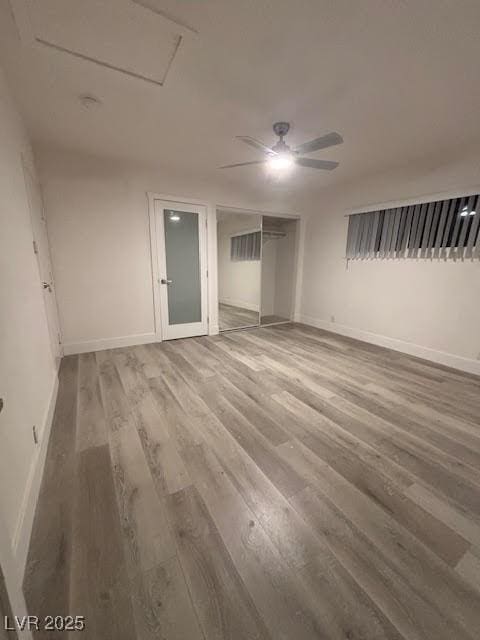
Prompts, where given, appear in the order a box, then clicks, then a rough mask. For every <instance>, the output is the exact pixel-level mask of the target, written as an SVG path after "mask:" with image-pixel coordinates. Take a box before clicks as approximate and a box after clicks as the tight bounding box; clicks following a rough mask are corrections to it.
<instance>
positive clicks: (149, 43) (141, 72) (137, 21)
mask: <svg viewBox="0 0 480 640" xmlns="http://www.w3.org/2000/svg"><path fill="white" fill-rule="evenodd" d="M150 4H151V3H149V2H147V0H138V1H137V0H129V1H123V2H118V3H117V2H113V3H112V4H111V5H107V4H105V3H104V2H102V1H101V0H83V1H82V2H81V3H79V2H78V1H77V0H43V2H42V3H38V2H35V1H34V0H11V5H12V9H13V14H14V17H15V22H16V24H17V28H18V32H19V35H20V39H21V41H22V43H23V44H24V45H27V46H32V45H33V46H35V45H37V46H38V45H40V46H43V47H45V48H48V49H50V50H54V51H56V52H59V53H63V54H67V55H69V56H71V57H73V58H77V59H80V60H83V61H86V62H90V63H93V64H96V65H99V66H101V67H104V68H106V69H110V70H113V71H117V72H119V73H122V74H124V75H127V76H130V77H134V78H137V79H140V80H144V81H146V82H150V83H153V84H156V85H159V86H163V84H164V83H165V80H166V77H167V75H168V73H169V71H170V68H171V66H172V62H173V60H174V58H175V56H176V54H177V52H178V49H179V47H180V44H181V43H182V40H183V39H184V38H185V37H187V36H192V35H194V30H193V29H192V28H191V27H187V26H185V25H182V24H178V22H177V21H176V20H175V19H174V18H171V17H170V16H167V15H164V14H163V12H162V11H160V10H157V9H156V8H155V7H153V6H150ZM85 25H88V27H89V28H88V29H87V28H84V27H85ZM139 42H141V43H142V46H141V47H139V46H138V43H139Z"/></svg>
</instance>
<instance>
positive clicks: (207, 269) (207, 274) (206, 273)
mask: <svg viewBox="0 0 480 640" xmlns="http://www.w3.org/2000/svg"><path fill="white" fill-rule="evenodd" d="M205 273H206V277H207V278H208V269H207V270H206V272H205Z"/></svg>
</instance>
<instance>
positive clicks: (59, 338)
mask: <svg viewBox="0 0 480 640" xmlns="http://www.w3.org/2000/svg"><path fill="white" fill-rule="evenodd" d="M57 338H58V344H62V337H61V335H60V333H57Z"/></svg>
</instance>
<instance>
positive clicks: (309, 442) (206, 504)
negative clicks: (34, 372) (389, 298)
mask: <svg viewBox="0 0 480 640" xmlns="http://www.w3.org/2000/svg"><path fill="white" fill-rule="evenodd" d="M79 361H80V364H79V365H78V362H79ZM99 388H100V395H99V391H98V390H99ZM479 424H480V379H479V378H476V377H475V376H471V375H464V374H462V373H461V372H458V371H453V370H451V369H448V368H446V367H442V366H440V365H436V364H434V363H429V362H425V361H421V360H419V359H417V358H411V357H409V356H407V355H405V354H401V353H399V352H393V351H389V350H386V349H382V348H380V347H377V346H375V345H370V344H366V343H361V342H358V341H355V340H353V339H351V338H346V337H343V336H339V335H335V334H332V333H328V332H326V331H321V330H317V329H313V328H311V327H306V326H304V325H296V324H286V325H278V326H276V327H268V328H266V327H262V328H254V329H250V330H246V331H239V332H235V333H225V334H222V335H220V336H202V337H198V338H193V339H182V340H178V341H171V342H169V343H162V344H149V345H140V346H136V347H128V348H122V349H115V350H108V351H104V352H97V353H96V354H84V355H82V356H80V358H78V357H77V356H75V357H69V358H66V359H65V360H64V361H63V363H62V368H61V372H60V388H59V397H58V401H57V409H56V413H55V419H54V424H53V428H52V440H51V442H50V445H49V449H48V455H47V462H46V466H45V474H44V479H43V482H42V489H41V492H40V498H39V503H38V507H37V513H36V517H35V523H34V528H33V532H32V539H31V546H30V552H29V559H28V564H27V573H26V577H25V583H24V588H25V593H26V596H27V598H26V599H27V603H28V606H29V608H30V612H31V613H33V614H40V615H45V614H47V613H51V612H52V611H55V612H58V613H60V614H61V613H67V612H69V613H72V614H74V615H75V614H80V615H82V614H85V615H86V616H87V623H88V624H89V627H87V628H88V629H89V630H88V631H87V635H86V636H85V637H88V638H92V639H93V640H110V638H112V640H113V638H115V639H116V640H117V638H120V639H121V638H129V639H131V640H150V639H153V638H164V640H179V639H180V638H182V639H183V638H189V639H190V638H192V639H193V640H197V639H198V640H210V639H213V640H227V639H228V640H242V639H247V638H248V639H249V640H251V639H254V638H257V639H259V640H260V639H265V640H267V639H270V638H272V639H273V638H275V640H277V639H278V638H280V640H283V639H284V640H287V639H288V640H291V639H292V638H295V640H297V639H298V640H314V639H318V638H321V639H325V640H345V639H349V640H387V639H389V640H432V638H435V640H452V639H453V638H454V639H455V640H477V636H478V629H479V628H480V585H479V567H480V551H479V549H480V471H479V468H480V464H479V463H480V430H479ZM39 637H41V636H39ZM52 637H53V636H52ZM54 637H61V635H59V634H55V636H54ZM43 638H50V636H48V635H47V636H43Z"/></svg>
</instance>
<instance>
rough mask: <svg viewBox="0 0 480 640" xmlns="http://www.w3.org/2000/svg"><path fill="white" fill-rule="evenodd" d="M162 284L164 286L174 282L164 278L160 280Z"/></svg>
mask: <svg viewBox="0 0 480 640" xmlns="http://www.w3.org/2000/svg"><path fill="white" fill-rule="evenodd" d="M160 282H161V283H162V284H172V282H173V280H167V279H166V278H162V279H161V280H160Z"/></svg>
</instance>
